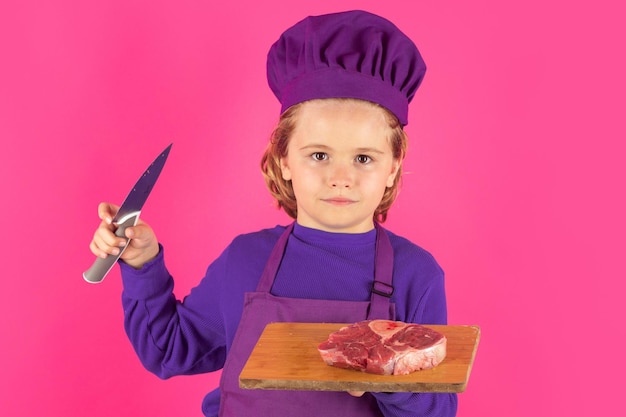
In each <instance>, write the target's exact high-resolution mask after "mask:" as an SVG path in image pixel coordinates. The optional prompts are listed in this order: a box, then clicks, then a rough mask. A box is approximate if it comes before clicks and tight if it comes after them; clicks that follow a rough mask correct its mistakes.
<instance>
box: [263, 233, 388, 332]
mask: <svg viewBox="0 0 626 417" xmlns="http://www.w3.org/2000/svg"><path fill="white" fill-rule="evenodd" d="M293 225H294V223H291V224H290V225H289V226H287V228H286V229H285V231H284V232H283V234H282V235H281V236H280V237H279V238H278V241H277V242H276V244H275V245H274V248H273V249H272V252H271V253H270V257H269V259H268V260H267V263H266V264H265V269H264V270H263V274H262V275H261V279H260V280H259V284H258V285H257V289H256V290H257V292H267V293H269V292H270V291H271V289H272V285H273V284H274V278H275V277H276V273H277V272H278V268H279V267H280V263H281V261H282V259H283V254H284V252H285V248H286V247H287V241H288V240H289V235H291V231H292V230H293ZM375 227H376V254H375V262H374V282H373V283H372V290H371V295H370V307H369V309H368V313H367V319H368V320H373V319H385V320H387V319H389V305H390V304H391V295H392V294H393V284H392V280H393V248H392V247H391V242H390V241H389V236H388V235H387V232H385V230H384V229H383V228H382V227H381V226H380V225H379V224H378V223H375Z"/></svg>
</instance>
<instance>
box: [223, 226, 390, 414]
mask: <svg viewBox="0 0 626 417" xmlns="http://www.w3.org/2000/svg"><path fill="white" fill-rule="evenodd" d="M292 229H293V224H291V225H290V226H289V227H287V229H286V230H285V232H284V233H283V234H282V236H281V237H280V238H279V240H278V241H277V242H276V245H275V246H274V249H273V250H272V253H271V254H270V257H269V259H268V261H267V264H266V265H265V270H264V271H263V275H262V276H261V280H260V281H259V284H258V286H257V289H256V292H251V293H246V294H245V301H244V309H243V314H242V317H241V321H240V322H239V327H238V328H237V333H236V334H235V339H234V340H233V344H232V347H231V349H230V352H229V353H228V357H227V359H226V363H225V365H224V370H223V372H222V378H221V381H220V391H221V399H220V412H219V416H220V417H242V416H245V417H255V416H263V417H272V416H280V417H290V416H298V417H307V416H318V415H320V413H322V414H325V415H326V413H329V414H328V415H336V416H341V417H352V416H354V417H356V416H359V417H368V416H376V417H381V416H382V414H381V412H380V410H379V408H378V405H377V404H376V400H375V399H374V397H373V396H372V395H370V394H368V393H366V394H365V395H363V396H362V397H358V398H357V397H353V396H351V395H349V394H348V393H346V392H329V391H278V390H276V391H275V390H244V389H241V388H239V374H240V373H241V370H242V369H243V366H244V364H245V363H246V361H247V360H248V357H249V356H250V353H251V352H252V349H253V348H254V346H255V345H256V342H257V341H258V339H259V337H260V336H261V333H262V332H263V329H265V326H266V325H267V324H268V323H272V322H300V323H322V322H325V323H354V322H357V321H361V320H365V319H391V320H393V319H395V308H394V307H395V306H394V304H392V303H391V302H390V300H389V297H390V296H391V293H392V291H393V287H392V285H391V284H392V272H393V249H392V247H391V243H390V242H389V237H388V236H387V233H386V232H385V231H384V230H383V229H382V227H380V226H379V225H378V224H376V229H377V232H376V260H375V272H374V284H373V286H372V292H371V299H370V301H333V300H311V299H303V298H285V297H276V296H274V295H272V294H271V293H270V291H271V289H272V285H273V283H274V278H275V277H276V273H277V271H278V268H279V266H280V262H281V260H282V257H283V254H284V251H285V247H286V246H287V240H288V239H289V235H290V234H291V231H292ZM320 360H321V358H320ZM331 412H332V414H330V413H331Z"/></svg>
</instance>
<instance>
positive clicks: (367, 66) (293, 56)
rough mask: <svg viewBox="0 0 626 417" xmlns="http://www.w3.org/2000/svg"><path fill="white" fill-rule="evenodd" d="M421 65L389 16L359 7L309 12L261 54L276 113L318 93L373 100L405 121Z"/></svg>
mask: <svg viewBox="0 0 626 417" xmlns="http://www.w3.org/2000/svg"><path fill="white" fill-rule="evenodd" d="M425 72H426V65H425V63H424V61H423V60H422V57H421V55H420V53H419V51H418V50H417V47H416V46H415V44H414V43H413V42H412V41H411V40H410V39H409V38H408V37H407V36H406V35H405V34H404V33H402V32H401V31H400V30H399V29H398V28H397V27H396V26H395V25H394V24H393V23H391V22H390V21H388V20H386V19H384V18H382V17H379V16H376V15H374V14H371V13H368V12H364V11H358V10H356V11H348V12H341V13H333V14H327V15H321V16H310V17H307V18H305V19H304V20H302V21H300V22H298V23H296V24H295V25H294V26H292V27H291V28H289V29H287V30H286V31H285V32H284V33H283V34H282V35H281V37H280V38H279V39H278V41H276V43H274V45H272V47H271V48H270V51H269V53H268V57H267V79H268V83H269V85H270V88H271V89H272V91H273V92H274V94H275V95H276V97H277V98H278V100H279V101H280V102H281V113H282V112H284V111H285V110H287V109H288V108H289V107H291V106H293V105H295V104H298V103H300V102H303V101H306V100H312V99H318V98H340V97H341V98H356V99H362V100H367V101H371V102H374V103H378V104H380V105H381V106H383V107H385V108H387V109H388V110H390V111H391V112H392V113H393V114H395V115H396V117H397V118H398V120H399V121H400V123H401V124H402V125H406V124H407V123H408V104H409V102H410V101H411V100H412V99H413V95H414V94H415V91H416V90H417V88H418V87H419V85H420V83H421V82H422V79H423V77H424V73H425Z"/></svg>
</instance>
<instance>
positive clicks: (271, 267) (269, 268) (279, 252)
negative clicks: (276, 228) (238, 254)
mask: <svg viewBox="0 0 626 417" xmlns="http://www.w3.org/2000/svg"><path fill="white" fill-rule="evenodd" d="M292 230H293V223H291V224H290V225H289V226H287V228H286V229H285V231H284V232H283V234H282V235H280V237H279V238H278V241H277V242H276V244H275V245H274V249H272V253H270V257H269V259H268V260H267V263H266V264H265V269H264V270H263V275H261V280H260V281H259V284H258V285H257V288H256V290H257V292H268V293H269V292H270V290H271V289H272V285H273V284H274V278H275V277H276V273H277V272H278V267H279V266H280V263H281V261H282V260H283V254H284V253H285V248H286V247H287V240H289V235H291V231H292Z"/></svg>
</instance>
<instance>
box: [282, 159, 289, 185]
mask: <svg viewBox="0 0 626 417" xmlns="http://www.w3.org/2000/svg"><path fill="white" fill-rule="evenodd" d="M280 172H281V174H282V177H283V179H284V180H285V181H291V170H290V169H289V165H287V158H280Z"/></svg>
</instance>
